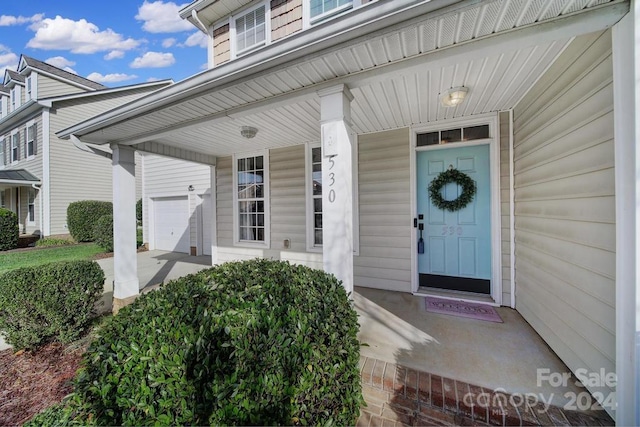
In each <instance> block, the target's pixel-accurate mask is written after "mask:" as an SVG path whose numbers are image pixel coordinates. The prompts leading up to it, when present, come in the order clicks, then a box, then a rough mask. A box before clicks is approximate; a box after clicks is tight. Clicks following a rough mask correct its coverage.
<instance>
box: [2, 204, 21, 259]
mask: <svg viewBox="0 0 640 427" xmlns="http://www.w3.org/2000/svg"><path fill="white" fill-rule="evenodd" d="M19 235H20V227H19V226H18V215H16V214H15V213H14V212H11V211H10V210H9V209H4V208H0V251H8V250H10V249H15V248H17V247H18V236H19Z"/></svg>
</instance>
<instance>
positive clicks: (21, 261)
mask: <svg viewBox="0 0 640 427" xmlns="http://www.w3.org/2000/svg"><path fill="white" fill-rule="evenodd" d="M102 252H104V250H102V249H101V248H100V247H99V246H98V245H95V244H93V243H88V244H81V245H73V246H59V247H53V248H42V249H31V250H28V251H20V252H11V253H2V252H0V273H4V272H5V271H9V270H14V269H16V268H20V267H31V266H34V265H42V264H47V263H49V262H53V261H75V260H80V259H91V258H93V257H94V256H95V255H97V254H99V253H102Z"/></svg>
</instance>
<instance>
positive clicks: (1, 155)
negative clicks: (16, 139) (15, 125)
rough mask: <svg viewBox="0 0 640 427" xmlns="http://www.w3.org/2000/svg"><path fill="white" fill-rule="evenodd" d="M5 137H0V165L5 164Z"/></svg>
mask: <svg viewBox="0 0 640 427" xmlns="http://www.w3.org/2000/svg"><path fill="white" fill-rule="evenodd" d="M6 141H7V140H6V139H4V138H3V139H1V140H0V166H4V165H6V164H7V157H6V155H5V151H4V150H5V148H4V146H5V145H6V144H7V142H6ZM2 191H3V190H0V192H2Z"/></svg>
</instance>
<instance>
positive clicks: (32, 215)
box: [27, 188, 36, 225]
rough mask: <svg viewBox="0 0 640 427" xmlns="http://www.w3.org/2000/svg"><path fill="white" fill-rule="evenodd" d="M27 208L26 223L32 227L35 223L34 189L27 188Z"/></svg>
mask: <svg viewBox="0 0 640 427" xmlns="http://www.w3.org/2000/svg"><path fill="white" fill-rule="evenodd" d="M27 206H28V210H27V215H28V216H27V221H28V223H29V225H33V224H35V223H36V190H35V189H34V188H29V203H28V205H27Z"/></svg>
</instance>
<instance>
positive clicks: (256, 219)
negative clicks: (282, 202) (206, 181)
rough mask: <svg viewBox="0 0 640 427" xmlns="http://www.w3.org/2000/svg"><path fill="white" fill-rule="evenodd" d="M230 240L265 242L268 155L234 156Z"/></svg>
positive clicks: (267, 239)
mask: <svg viewBox="0 0 640 427" xmlns="http://www.w3.org/2000/svg"><path fill="white" fill-rule="evenodd" d="M233 169H234V170H233V175H234V180H233V181H234V183H233V184H234V189H235V191H234V240H235V243H239V244H259V245H264V246H269V197H268V194H269V178H268V176H269V175H268V174H269V158H268V154H267V153H266V152H265V153H260V154H256V155H250V156H247V157H234V168H233Z"/></svg>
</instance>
